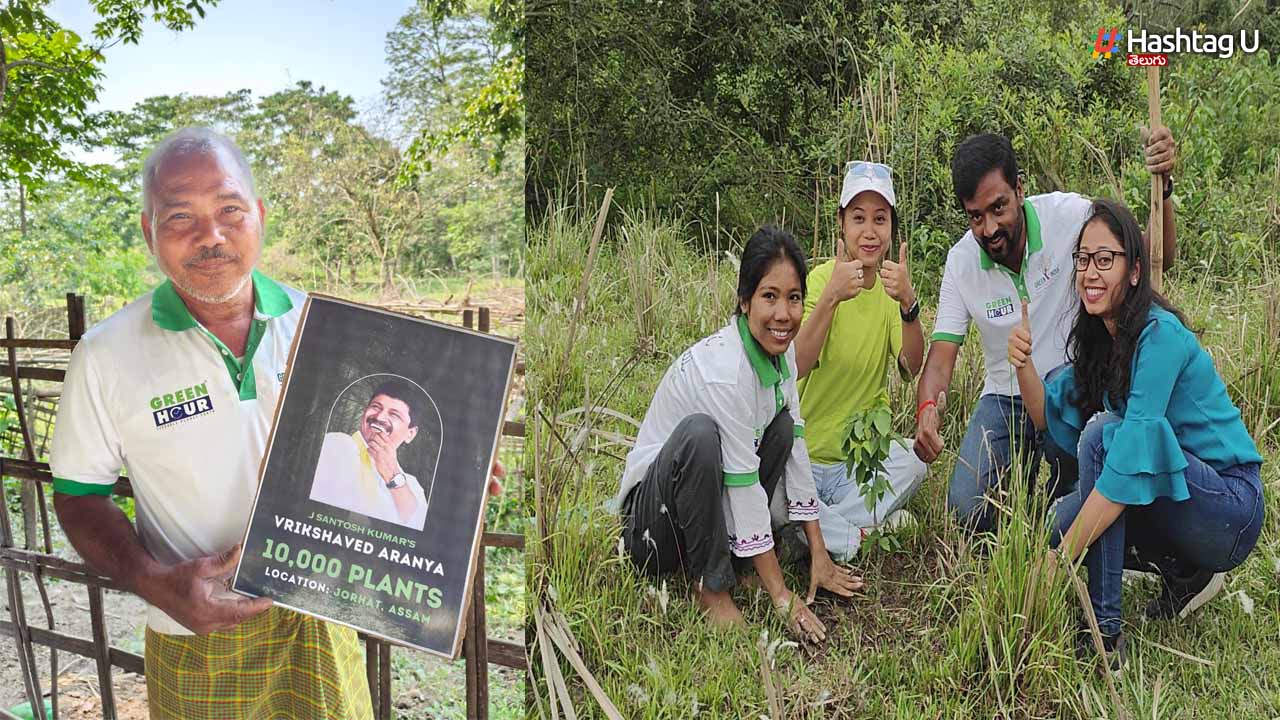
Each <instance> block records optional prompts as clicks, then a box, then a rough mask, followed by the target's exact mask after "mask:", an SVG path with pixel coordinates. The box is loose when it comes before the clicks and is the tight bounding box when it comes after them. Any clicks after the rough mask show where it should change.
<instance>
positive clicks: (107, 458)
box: [51, 128, 372, 720]
mask: <svg viewBox="0 0 1280 720" xmlns="http://www.w3.org/2000/svg"><path fill="white" fill-rule="evenodd" d="M143 172H144V177H143V212H142V232H143V236H144V237H145V238H146V241H147V247H148V248H149V249H150V250H151V252H152V254H153V255H154V256H155V258H156V263H157V265H158V266H159V268H160V270H161V271H162V272H163V273H164V274H165V275H166V276H167V277H168V279H167V280H166V281H165V282H164V283H163V284H161V285H160V286H159V287H158V288H156V289H155V290H153V291H151V292H149V293H147V294H146V295H144V296H142V297H141V298H139V299H137V300H135V301H134V302H132V303H130V304H129V305H128V306H126V307H125V308H124V309H123V310H121V311H119V312H117V313H115V314H114V315H112V316H111V317H109V318H107V319H106V320H104V321H103V322H101V323H99V324H98V325H96V326H95V327H94V328H92V329H91V330H90V331H89V332H87V333H86V334H85V336H84V338H83V339H82V340H81V341H80V343H79V344H78V345H77V346H76V349H75V352H74V353H73V354H72V357H71V363H70V365H69V367H68V368H67V375H66V381H65V384H64V386H63V396H62V401H61V405H60V407H59V409H58V419H57V423H56V425H55V429H54V437H53V448H52V453H51V455H52V463H51V464H52V468H53V474H54V477H55V480H54V493H55V494H54V507H55V508H56V510H57V513H58V519H59V521H60V522H61V523H62V527H63V529H64V530H65V531H66V533H67V537H68V538H69V539H70V540H71V543H72V545H73V546H74V547H75V548H76V550H77V551H78V552H79V553H80V555H81V556H82V557H83V558H84V560H85V562H87V563H88V564H89V566H90V567H92V568H94V569H95V570H97V571H98V572H101V573H103V574H104V575H107V576H108V577H111V578H112V579H114V580H116V581H117V582H119V583H120V584H122V585H124V586H125V587H126V588H128V589H130V590H132V591H133V592H135V593H137V594H138V595H140V596H142V598H143V599H145V600H146V601H147V605H148V609H147V638H146V666H147V694H148V703H149V706H150V714H151V717H152V718H182V719H183V720H191V719H193V718H212V717H245V718H248V717H299V718H301V717H308V718H312V717H314V718H367V717H371V715H372V707H371V703H370V699H369V688H368V683H367V682H366V680H365V675H364V673H363V671H362V669H361V661H360V650H359V647H358V644H357V640H356V635H355V632H354V631H353V630H351V629H350V628H345V627H340V626H336V625H333V624H330V623H326V622H323V621H320V620H316V619H315V618H311V617H307V616H303V615H300V614H298V613H294V612H292V611H289V610H285V609H282V608H273V607H271V601H270V600H268V599H265V598H258V599H248V598H244V597H240V596H238V595H234V594H231V593H228V592H227V591H226V582H227V579H228V577H229V575H230V573H231V571H232V569H233V568H234V566H235V562H236V559H237V555H238V548H237V547H236V544H237V542H238V541H239V539H240V538H241V537H242V535H243V533H244V529H245V526H246V524H247V522H248V518H249V512H250V509H251V507H252V504H253V497H254V492H255V488H256V485H257V474H258V472H257V471H258V464H259V462H260V461H261V459H262V456H263V453H264V451H265V448H266V441H267V434H268V432H269V430H270V426H271V420H272V414H273V412H274V409H275V405H276V400H277V398H278V396H279V392H280V386H281V381H282V379H283V376H284V370H285V365H286V362H287V360H288V354H289V348H290V344H291V342H292V339H293V334H294V331H295V330H296V328H297V324H298V319H299V315H300V312H301V309H302V303H303V300H304V298H305V296H304V295H303V294H302V293H301V292H299V291H297V290H294V289H292V288H287V287H283V286H281V285H279V284H277V283H275V282H273V281H272V280H271V279H269V278H267V277H266V276H265V275H263V274H261V273H259V272H257V271H255V270H254V266H255V265H256V264H257V261H258V258H259V256H260V254H261V250H262V228H263V218H264V216H265V208H264V206H263V203H262V201H261V200H260V199H259V198H258V197H257V196H256V195H255V193H254V187H253V178H252V175H251V173H250V171H249V166H248V163H247V162H246V161H245V158H244V156H243V154H242V153H241V152H240V150H239V149H238V148H237V147H236V146H235V144H234V143H232V142H231V141H230V140H229V139H227V138H226V137H223V136H222V135H219V134H217V133H215V132H213V131H210V130H207V129H204V128H186V129H183V130H180V131H178V132H176V133H174V134H173V135H171V136H170V137H168V138H166V139H165V140H164V141H162V142H161V143H160V144H159V145H158V146H157V147H156V148H155V149H154V150H153V151H152V153H151V155H150V156H149V157H148V158H147V161H146V163H145V165H144V170H143ZM122 468H127V469H128V473H129V478H130V481H131V483H132V486H133V490H134V494H135V497H136V501H137V506H136V507H137V529H136V530H135V529H134V526H133V525H132V524H130V522H129V520H128V519H127V518H126V517H125V515H124V514H123V513H122V512H121V511H120V510H119V509H118V508H117V507H116V506H115V505H114V504H113V503H112V502H111V500H110V498H109V495H110V494H111V488H112V485H113V484H114V483H115V480H116V477H117V476H118V475H119V473H120V471H121V469H122Z"/></svg>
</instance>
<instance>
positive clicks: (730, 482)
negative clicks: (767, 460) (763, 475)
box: [724, 470, 760, 487]
mask: <svg viewBox="0 0 1280 720" xmlns="http://www.w3.org/2000/svg"><path fill="white" fill-rule="evenodd" d="M758 484H760V471H759V470H752V471H751V472H746V473H731V472H727V473H725V474H724V485H725V487H746V486H748V485H758Z"/></svg>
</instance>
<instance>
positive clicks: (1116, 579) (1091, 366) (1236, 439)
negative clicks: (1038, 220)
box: [1009, 199, 1263, 669]
mask: <svg viewBox="0 0 1280 720" xmlns="http://www.w3.org/2000/svg"><path fill="white" fill-rule="evenodd" d="M1074 257H1075V270H1076V291H1077V292H1078V293H1079V295H1080V300H1081V305H1080V310H1079V314H1078V316H1077V317H1076V320H1075V323H1074V326H1073V327H1072V329H1071V335H1070V338H1069V341H1068V358H1069V360H1070V363H1071V364H1070V366H1069V367H1068V368H1067V369H1066V370H1064V371H1063V372H1061V373H1059V374H1058V375H1057V376H1055V377H1054V378H1053V379H1052V380H1050V381H1049V383H1048V385H1047V386H1046V385H1045V384H1044V383H1043V382H1042V381H1041V380H1040V376H1039V374H1038V371H1037V370H1036V368H1035V367H1034V366H1033V365H1032V362H1031V340H1030V338H1031V334H1030V332H1029V327H1028V326H1027V322H1026V305H1025V304H1024V305H1023V325H1022V326H1021V327H1020V328H1019V329H1018V330H1017V331H1015V332H1014V333H1013V335H1012V336H1011V337H1010V339H1009V361H1010V363H1011V364H1013V365H1014V367H1015V368H1017V375H1018V385H1019V387H1020V388H1021V391H1022V400H1023V403H1024V404H1025V405H1026V407H1027V410H1028V412H1029V413H1030V415H1031V417H1032V420H1033V422H1034V423H1035V426H1036V428H1037V429H1038V430H1046V429H1047V430H1048V432H1049V434H1050V435H1051V437H1052V438H1053V440H1054V442H1056V443H1057V444H1058V445H1059V446H1060V447H1063V448H1076V456H1077V458H1078V459H1079V461H1080V481H1079V485H1078V486H1077V488H1076V491H1075V493H1073V494H1071V495H1068V496H1066V497H1064V498H1063V499H1062V500H1061V501H1060V502H1059V503H1058V505H1057V506H1056V509H1055V516H1056V518H1057V524H1058V526H1057V530H1058V532H1057V534H1056V538H1055V540H1056V542H1057V548H1056V550H1053V551H1050V552H1051V553H1053V552H1057V553H1061V554H1062V555H1064V556H1065V558H1066V559H1067V560H1069V561H1074V560H1075V559H1076V558H1077V557H1079V555H1080V554H1081V553H1082V552H1084V550H1085V549H1086V548H1088V549H1089V553H1088V555H1087V557H1086V558H1085V565H1086V567H1087V568H1088V571H1089V596H1090V598H1091V600H1092V603H1093V611H1094V613H1095V615H1096V616H1097V619H1098V625H1099V627H1100V629H1101V631H1102V634H1103V640H1104V642H1103V645H1104V648H1105V649H1106V650H1107V652H1108V653H1109V654H1111V655H1112V658H1111V660H1110V663H1111V667H1112V668H1113V669H1118V668H1119V666H1120V665H1121V664H1122V663H1123V661H1124V647H1123V642H1122V636H1121V634H1120V597H1121V583H1120V579H1121V575H1122V573H1123V571H1124V567H1125V560H1126V557H1127V556H1128V557H1132V558H1135V559H1136V560H1138V561H1139V563H1140V566H1141V567H1140V569H1144V570H1154V571H1156V572H1158V573H1159V575H1160V577H1161V579H1162V591H1161V594H1160V596H1159V597H1158V598H1156V599H1155V600H1153V601H1151V603H1150V604H1149V605H1148V606H1147V608H1146V614H1147V616H1148V617H1150V618H1153V619H1160V618H1173V617H1179V618H1184V617H1186V616H1187V615H1188V614H1190V613H1191V612H1193V611H1195V610H1196V609H1198V608H1199V607H1201V606H1202V605H1204V603H1205V602H1207V601H1208V600H1209V599H1210V598H1212V597H1213V596H1214V595H1215V594H1217V593H1218V591H1219V590H1221V589H1222V584H1223V572H1224V571H1226V570H1229V569H1231V568H1233V567H1235V566H1237V565H1239V564H1240V563H1241V562H1242V561H1243V560H1244V558H1245V557H1246V556H1247V555H1248V554H1249V552H1250V551H1251V550H1252V549H1253V546H1254V543H1255V542H1257V539H1258V533H1259V531H1260V529H1261V527H1262V511H1263V502H1262V484H1261V481H1260V478H1259V471H1260V469H1261V463H1262V457H1261V456H1260V455H1259V454H1258V449H1257V447H1256V446H1255V445H1254V443H1253V439H1252V438H1251V437H1250V436H1249V433H1248V431H1247V430H1246V429H1245V426H1244V423H1243V422H1241V420H1240V411H1239V410H1238V409H1236V407H1235V405H1233V404H1232V402H1231V398H1230V397H1229V396H1228V395H1227V388H1226V385H1225V384H1224V383H1223V382H1222V378H1221V377H1219V375H1218V372H1217V370H1216V369H1215V368H1214V365H1213V359H1212V358H1210V357H1209V354H1208V353H1206V352H1205V350H1204V348H1202V347H1201V346H1200V343H1199V341H1198V340H1197V339H1196V336H1195V335H1194V334H1193V333H1192V332H1191V331H1190V330H1188V329H1187V328H1186V323H1185V321H1184V320H1183V318H1182V315H1181V314H1180V313H1179V312H1178V311H1177V310H1176V309H1175V308H1174V307H1173V306H1172V305H1171V304H1170V303H1169V301H1168V300H1166V299H1164V298H1163V297H1161V296H1160V295H1158V294H1157V293H1155V291H1154V290H1153V289H1152V287H1151V279H1150V272H1149V270H1148V267H1147V262H1146V246H1145V243H1144V242H1143V240H1142V236H1141V232H1140V230H1139V228H1138V223H1137V220H1135V219H1134V217H1133V214H1132V213H1131V212H1129V210H1128V208H1126V207H1124V206H1123V205H1121V204H1118V203H1115V202H1113V201H1111V200H1106V199H1098V200H1095V201H1094V203H1093V206H1092V207H1091V208H1090V213H1089V217H1088V219H1087V220H1086V221H1085V224H1084V227H1083V228H1082V229H1081V232H1080V237H1079V238H1078V239H1077V241H1076V252H1075V255H1074ZM1081 640H1082V641H1083V642H1082V643H1080V644H1079V647H1080V648H1081V649H1082V650H1085V651H1088V650H1089V649H1090V648H1092V645H1087V644H1085V643H1087V640H1085V638H1083V637H1082V638H1081Z"/></svg>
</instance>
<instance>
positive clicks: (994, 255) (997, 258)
mask: <svg viewBox="0 0 1280 720" xmlns="http://www.w3.org/2000/svg"><path fill="white" fill-rule="evenodd" d="M1012 227H1013V233H1016V232H1018V231H1020V230H1022V210H1021V209H1019V211H1018V217H1017V218H1016V219H1015V220H1014V223H1013V226H1012ZM1013 233H1011V232H1010V231H1008V230H1005V229H1004V228H999V229H998V230H996V231H995V232H994V233H992V234H991V236H990V237H978V244H979V245H981V246H982V250H983V251H984V252H986V253H987V256H988V257H990V258H991V259H992V261H994V262H997V263H999V264H1001V265H1008V263H1009V261H1010V260H1011V259H1012V258H1013V257H1014V256H1015V255H1020V254H1021V253H1022V247H1017V248H1015V247H1014V238H1013ZM1002 240H1003V242H1002V243H1001V244H1000V248H999V249H998V250H994V249H992V245H993V244H995V243H997V242H1000V241H1002ZM1023 245H1025V241H1024V243H1023Z"/></svg>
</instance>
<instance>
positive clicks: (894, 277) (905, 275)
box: [880, 242, 916, 312]
mask: <svg viewBox="0 0 1280 720" xmlns="http://www.w3.org/2000/svg"><path fill="white" fill-rule="evenodd" d="M880 282H882V283H884V291H885V293H886V294H887V295H888V296H889V297H891V298H893V299H894V300H897V301H898V304H899V305H901V306H902V310H903V312H906V311H908V310H910V309H911V306H912V305H914V304H915V302H916V291H915V288H913V287H911V265H910V262H909V256H908V254H907V244H906V243H905V242H904V243H902V245H900V246H899V247H898V261H897V262H894V261H892V260H890V259H889V258H887V257H886V258H885V260H884V263H882V264H881V267H880Z"/></svg>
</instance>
